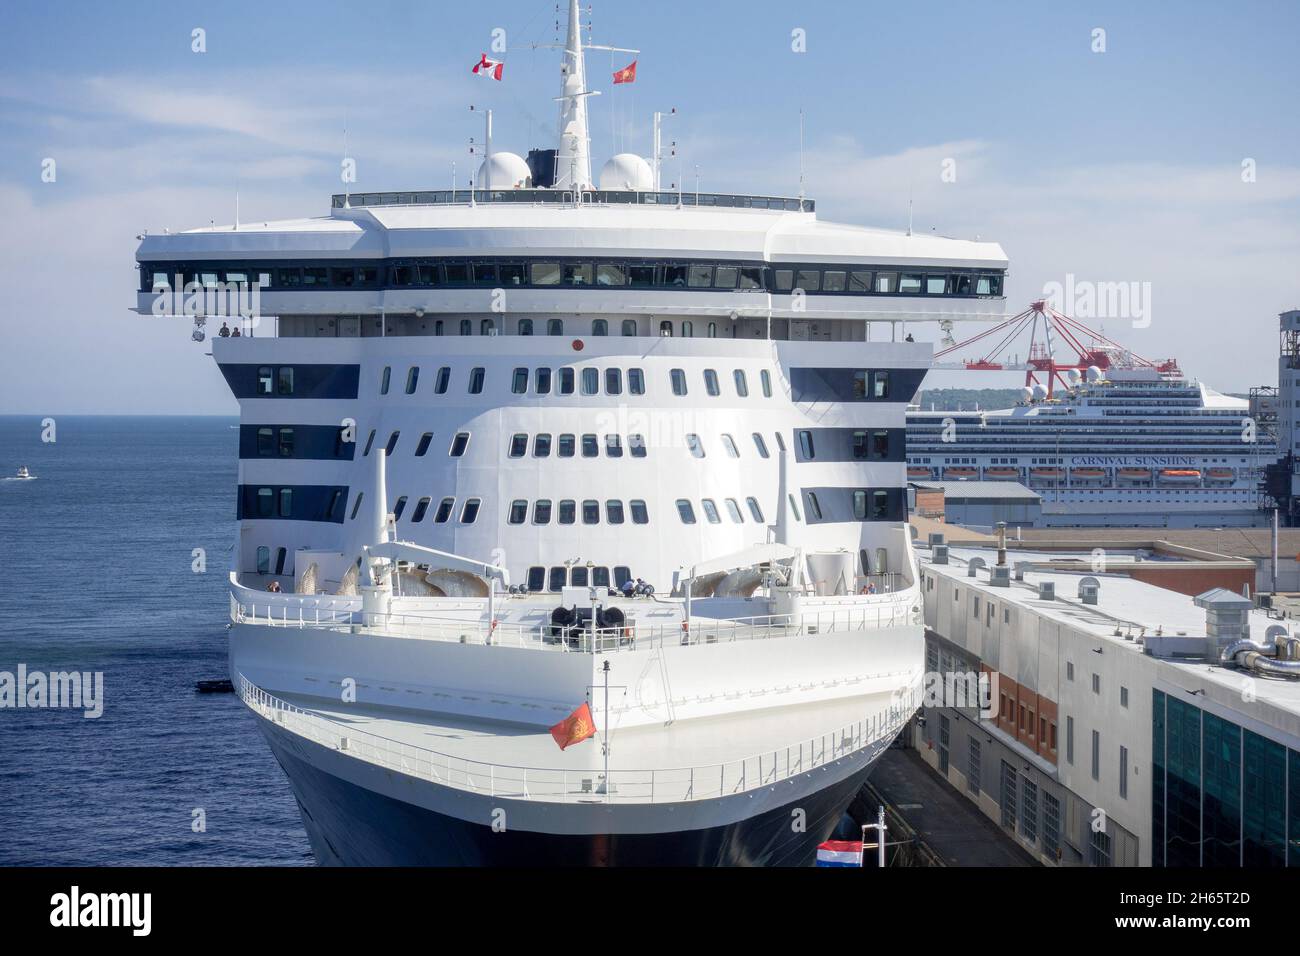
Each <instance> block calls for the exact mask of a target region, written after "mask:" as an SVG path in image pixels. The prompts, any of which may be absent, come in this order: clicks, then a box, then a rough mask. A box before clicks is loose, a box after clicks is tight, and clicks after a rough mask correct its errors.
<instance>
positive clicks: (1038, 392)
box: [1034, 382, 1047, 402]
mask: <svg viewBox="0 0 1300 956" xmlns="http://www.w3.org/2000/svg"><path fill="white" fill-rule="evenodd" d="M1046 397H1047V387H1046V386H1045V385H1043V384H1042V383H1041V382H1035V383H1034V401H1036V402H1041V401H1042V400H1043V399H1045V398H1046Z"/></svg>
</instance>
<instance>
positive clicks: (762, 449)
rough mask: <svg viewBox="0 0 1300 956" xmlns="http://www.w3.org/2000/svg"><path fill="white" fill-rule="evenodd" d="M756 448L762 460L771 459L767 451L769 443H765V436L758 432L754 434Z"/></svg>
mask: <svg viewBox="0 0 1300 956" xmlns="http://www.w3.org/2000/svg"><path fill="white" fill-rule="evenodd" d="M754 447H755V448H757V449H758V455H759V457H760V458H770V457H771V455H770V454H769V453H768V450H767V442H765V441H763V436H762V435H760V434H759V433H758V432H754Z"/></svg>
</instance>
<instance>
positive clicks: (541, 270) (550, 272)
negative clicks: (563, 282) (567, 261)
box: [531, 262, 560, 285]
mask: <svg viewBox="0 0 1300 956" xmlns="http://www.w3.org/2000/svg"><path fill="white" fill-rule="evenodd" d="M531 272H532V277H533V285H559V284H560V264H559V263H558V262H534V263H533V265H532V270H531Z"/></svg>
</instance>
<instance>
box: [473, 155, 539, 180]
mask: <svg viewBox="0 0 1300 956" xmlns="http://www.w3.org/2000/svg"><path fill="white" fill-rule="evenodd" d="M489 167H490V168H489ZM488 173H491V177H490V178H489V176H488ZM532 184H533V181H532V173H531V172H529V170H528V164H527V163H526V162H524V158H523V157H522V156H518V155H516V154H515V153H493V154H492V155H491V156H490V157H488V158H487V159H485V160H483V162H482V163H481V164H480V165H479V168H478V178H477V179H475V180H474V185H475V186H476V187H477V188H479V189H489V188H491V189H524V188H526V187H529V186H531V185H532Z"/></svg>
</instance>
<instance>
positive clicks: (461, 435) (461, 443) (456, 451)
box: [448, 432, 469, 458]
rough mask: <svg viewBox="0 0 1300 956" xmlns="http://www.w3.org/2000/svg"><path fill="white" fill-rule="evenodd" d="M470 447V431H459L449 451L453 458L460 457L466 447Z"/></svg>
mask: <svg viewBox="0 0 1300 956" xmlns="http://www.w3.org/2000/svg"><path fill="white" fill-rule="evenodd" d="M468 447H469V432H457V433H456V437H455V438H453V439H452V440H451V451H449V452H448V455H450V456H451V457H452V458H459V457H461V456H462V455H464V454H465V449H466V448H468Z"/></svg>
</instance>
